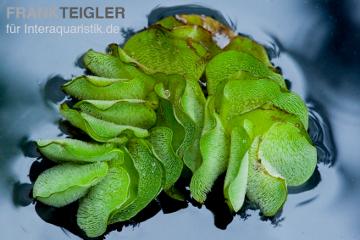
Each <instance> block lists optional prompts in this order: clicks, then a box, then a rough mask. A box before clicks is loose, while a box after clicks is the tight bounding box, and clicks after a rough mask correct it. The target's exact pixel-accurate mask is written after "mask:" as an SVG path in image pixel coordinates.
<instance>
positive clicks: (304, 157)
mask: <svg viewBox="0 0 360 240" xmlns="http://www.w3.org/2000/svg"><path fill="white" fill-rule="evenodd" d="M259 157H260V158H261V159H262V161H263V162H264V165H265V167H266V168H268V169H274V170H275V171H276V172H278V173H279V174H280V175H281V176H283V177H284V178H285V179H286V183H287V184H288V185H289V186H298V185H301V184H303V183H305V182H306V180H308V179H309V178H310V177H311V175H312V174H313V172H314V170H315V167H316V162H317V158H316V148H315V147H314V146H312V145H311V144H310V143H309V141H308V140H307V139H306V138H305V137H304V136H303V134H302V132H301V131H300V130H299V129H298V128H296V127H295V126H294V125H293V124H291V123H280V122H279V123H275V124H274V125H273V126H272V127H271V128H270V129H269V131H268V132H267V133H265V135H264V136H263V140H262V142H261V144H260V148H259Z"/></svg>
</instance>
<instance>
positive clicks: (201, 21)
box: [33, 15, 317, 237]
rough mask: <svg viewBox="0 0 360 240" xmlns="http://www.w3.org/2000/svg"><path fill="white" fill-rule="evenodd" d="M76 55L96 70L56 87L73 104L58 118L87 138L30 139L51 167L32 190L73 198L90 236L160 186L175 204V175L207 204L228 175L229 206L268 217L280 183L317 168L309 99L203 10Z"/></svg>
mask: <svg viewBox="0 0 360 240" xmlns="http://www.w3.org/2000/svg"><path fill="white" fill-rule="evenodd" d="M221 35H222V36H225V37H226V38H227V39H228V40H229V43H228V44H227V45H226V46H225V47H220V46H219V44H217V42H216V38H217V37H218V36H221ZM83 62H84V65H85V67H86V68H87V69H88V70H89V71H90V72H91V73H92V74H93V75H87V76H79V77H76V78H74V79H72V80H71V81H69V82H67V83H66V84H65V85H64V86H63V90H64V91H65V92H66V93H67V94H68V95H70V96H71V97H72V98H73V99H75V100H76V103H75V104H69V102H65V103H63V104H62V105H61V106H60V113H61V114H62V115H63V117H64V118H65V119H66V120H67V121H69V122H70V123H71V124H72V125H73V126H75V127H76V128H78V129H80V130H82V131H83V132H85V133H86V134H87V135H88V136H89V137H90V138H91V139H92V141H88V142H85V141H80V140H76V139H70V138H67V139H55V140H39V141H37V145H38V149H39V151H40V152H41V154H42V155H43V156H45V157H46V158H48V159H50V160H52V161H54V162H56V163H57V165H56V166H54V167H52V168H49V169H47V170H45V171H44V172H43V173H41V174H40V175H39V177H38V178H37V180H36V182H35V184H34V187H33V196H34V198H36V199H37V200H38V201H40V202H43V203H45V204H47V205H50V206H55V207H62V206H65V205H67V204H69V203H71V202H74V201H76V200H79V208H78V212H77V224H78V226H79V227H80V228H81V229H82V230H83V231H84V232H85V234H86V235H87V236H89V237H96V236H100V235H101V234H103V233H104V232H105V231H106V229H107V226H108V225H109V224H113V223H116V222H122V221H126V220H129V219H131V218H132V217H134V216H135V215H137V214H138V213H139V212H140V211H141V210H142V209H144V208H145V207H146V206H147V205H148V204H149V203H150V202H151V201H152V200H153V199H155V198H156V197H157V196H158V194H159V193H160V192H161V191H164V192H165V193H166V194H168V195H169V196H171V197H173V198H176V199H178V200H181V199H182V196H181V194H180V193H179V191H178V190H177V189H176V187H175V186H174V184H175V183H176V182H177V181H178V179H179V178H180V177H181V176H183V177H184V176H185V177H189V178H191V181H190V192H191V196H192V197H193V198H194V199H195V200H196V201H198V202H199V203H204V201H205V200H206V197H207V194H208V193H209V191H210V190H211V188H212V186H213V184H214V182H215V180H216V179H217V178H218V177H219V176H220V175H222V174H224V173H225V181H224V187H223V193H224V197H225V199H226V201H227V204H228V206H229V208H230V209H231V210H232V211H234V212H237V211H239V210H240V209H241V207H242V206H243V203H244V199H245V198H247V199H248V200H249V201H250V202H251V203H253V204H255V205H256V206H258V208H259V209H260V211H261V212H262V213H263V214H264V215H265V216H273V215H275V214H276V213H277V212H278V211H279V210H280V209H281V208H282V206H283V204H284V202H285V201H286V198H287V186H298V185H301V184H303V183H304V182H305V181H306V180H307V179H309V177H310V176H311V175H312V173H313V171H314V169H315V167H316V158H317V154H316V149H315V147H314V146H313V145H312V143H311V140H310V138H309V136H308V133H307V128H308V111H307V108H306V105H305V104H304V102H303V101H302V100H301V98H300V97H299V96H298V95H296V94H295V93H293V92H291V91H289V90H288V89H287V87H286V85H285V81H284V78H283V77H282V76H281V75H280V74H279V73H278V72H277V70H276V68H274V67H273V66H272V64H271V62H270V60H269V58H268V55H267V53H266V51H265V48H264V47H263V46H261V45H260V44H258V43H257V42H255V41H253V40H251V39H250V38H247V37H244V36H240V35H236V34H235V33H234V32H232V31H231V30H230V29H229V28H227V27H225V26H224V25H222V24H221V23H219V22H217V21H215V20H214V19H212V18H210V17H205V16H199V15H177V16H174V17H172V16H171V17H166V18H164V19H162V20H160V21H159V22H157V23H155V24H153V25H151V26H149V27H148V28H147V29H145V30H143V31H140V32H138V33H137V34H135V35H133V36H132V37H131V38H130V39H128V40H127V41H126V43H125V44H124V45H123V47H122V48H121V47H119V46H118V45H116V44H111V45H109V47H108V53H106V54H104V53H99V52H95V51H93V50H89V51H88V52H87V53H86V54H85V55H84V58H83ZM188 173H191V174H188Z"/></svg>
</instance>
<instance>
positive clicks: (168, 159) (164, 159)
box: [150, 127, 183, 189]
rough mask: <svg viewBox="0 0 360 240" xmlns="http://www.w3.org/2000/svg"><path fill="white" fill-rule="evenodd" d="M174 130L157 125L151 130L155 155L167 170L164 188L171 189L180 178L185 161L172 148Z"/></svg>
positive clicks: (151, 141) (151, 140) (151, 142)
mask: <svg viewBox="0 0 360 240" xmlns="http://www.w3.org/2000/svg"><path fill="white" fill-rule="evenodd" d="M172 138H173V132H172V131H171V129H169V128H165V127H156V128H153V129H152V130H151V131H150V144H151V147H152V149H153V152H154V154H155V156H156V157H157V158H158V159H159V160H160V162H161V163H162V164H163V166H164V170H165V184H164V189H169V188H170V187H171V186H172V185H174V183H175V182H176V181H177V180H178V179H179V177H180V175H181V171H182V167H183V162H182V161H181V159H180V158H179V157H178V156H177V155H176V153H175V152H174V149H173V148H172V145H171V143H172Z"/></svg>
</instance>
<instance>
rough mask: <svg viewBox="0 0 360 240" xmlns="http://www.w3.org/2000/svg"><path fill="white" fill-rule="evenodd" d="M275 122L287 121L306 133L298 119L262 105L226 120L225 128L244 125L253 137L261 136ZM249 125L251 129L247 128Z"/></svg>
mask: <svg viewBox="0 0 360 240" xmlns="http://www.w3.org/2000/svg"><path fill="white" fill-rule="evenodd" d="M276 122H289V123H292V124H293V125H294V126H297V127H298V128H299V130H301V131H302V132H303V134H304V135H307V133H306V131H305V129H304V128H303V126H302V124H301V122H300V121H299V119H298V118H297V117H296V116H294V115H292V114H289V113H287V112H284V111H281V110H279V109H276V108H272V107H271V106H270V108H267V106H265V105H263V106H261V107H260V108H257V109H255V110H253V111H250V112H246V113H244V114H242V115H239V116H236V117H234V118H232V119H231V120H230V121H228V122H227V124H226V128H227V129H229V130H231V129H232V128H234V127H236V126H244V127H245V126H246V127H245V129H246V130H249V131H248V134H249V135H250V136H251V138H252V139H254V138H255V137H257V136H262V135H263V134H264V133H266V132H267V131H268V130H269V128H270V127H271V126H272V125H273V124H274V123H276ZM250 125H251V126H250ZM249 127H250V128H251V129H249Z"/></svg>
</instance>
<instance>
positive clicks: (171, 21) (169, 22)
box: [155, 16, 184, 30]
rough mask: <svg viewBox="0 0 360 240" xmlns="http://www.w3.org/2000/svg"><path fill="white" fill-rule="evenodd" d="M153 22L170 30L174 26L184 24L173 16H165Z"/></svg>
mask: <svg viewBox="0 0 360 240" xmlns="http://www.w3.org/2000/svg"><path fill="white" fill-rule="evenodd" d="M155 24H158V25H161V26H162V27H164V28H167V29H169V30H171V29H172V28H174V27H178V26H183V25H184V24H183V23H182V22H180V21H179V20H177V19H176V17H174V16H169V17H165V18H163V19H161V20H159V21H157V22H156V23H155Z"/></svg>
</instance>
